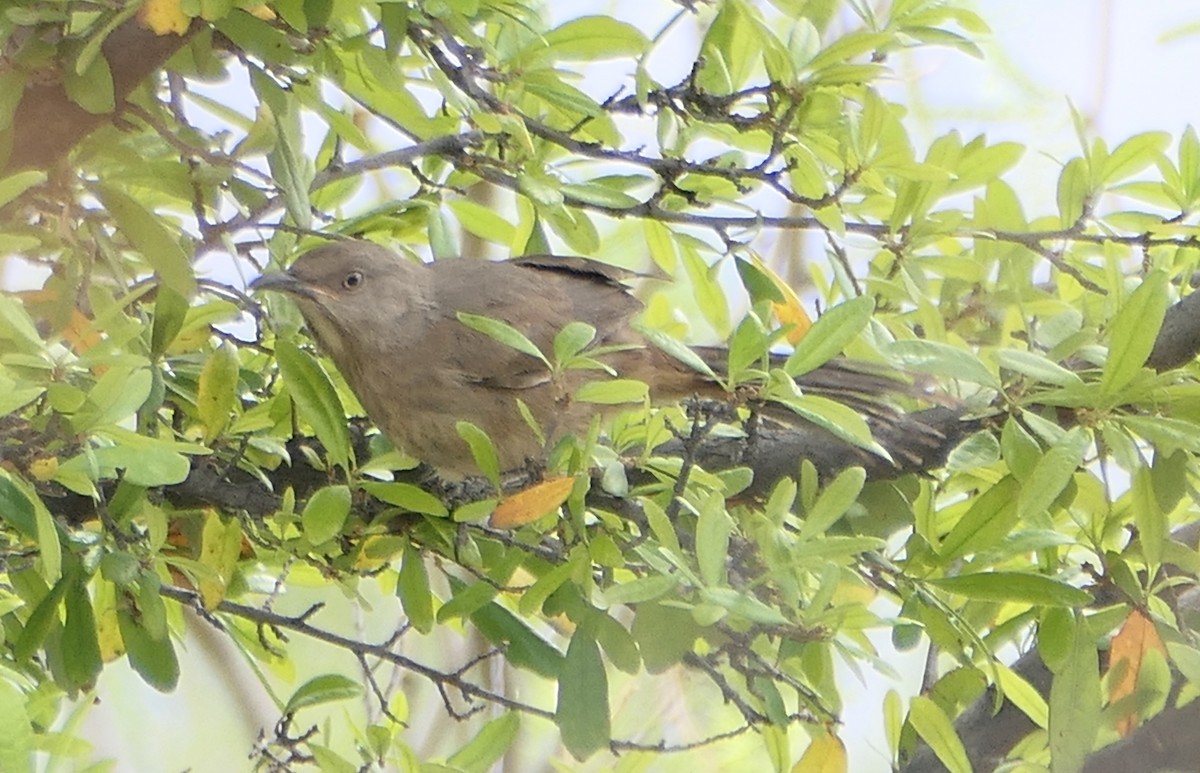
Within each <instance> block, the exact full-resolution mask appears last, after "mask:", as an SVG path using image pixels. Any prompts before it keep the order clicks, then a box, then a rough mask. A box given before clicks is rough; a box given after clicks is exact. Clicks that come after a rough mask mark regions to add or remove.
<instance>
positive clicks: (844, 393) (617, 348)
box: [250, 239, 936, 480]
mask: <svg viewBox="0 0 1200 773" xmlns="http://www.w3.org/2000/svg"><path fill="white" fill-rule="evenodd" d="M631 276H632V274H631V272H626V271H624V270H622V269H619V268H616V267H614V266H611V265H608V264H604V263H601V262H598V261H594V260H589V259H586V258H579V257H566V256H549V255H535V256H524V257H519V258H514V259H509V260H503V261H489V260H481V259H472V258H442V259H439V260H435V261H432V262H429V263H424V262H420V261H417V260H411V259H407V258H404V257H402V256H400V255H398V254H397V253H395V252H393V251H392V250H390V249H388V248H386V247H383V246H381V245H378V244H376V243H374V242H371V241H367V240H360V239H355V240H340V241H334V242H331V243H329V244H325V245H322V246H319V247H317V248H315V249H312V250H310V251H308V252H306V253H304V254H303V255H301V256H300V257H299V258H298V259H297V260H296V261H295V262H294V263H292V265H291V266H290V267H289V268H288V269H287V270H285V271H279V272H274V273H264V274H262V275H261V276H260V277H259V278H257V279H256V280H255V281H254V282H252V283H251V285H250V287H251V289H253V290H255V291H274V292H277V293H282V294H285V295H287V296H290V297H291V298H292V300H293V301H294V302H295V304H296V305H297V307H298V308H299V310H300V313H301V315H302V316H303V318H304V320H305V323H306V325H307V327H308V329H309V331H310V332H311V334H312V336H313V337H314V338H315V340H316V343H317V344H318V346H319V347H320V349H321V350H322V351H323V352H325V353H326V354H327V355H328V356H329V358H330V359H332V360H333V362H334V364H335V365H336V366H337V368H338V370H339V371H340V372H341V374H342V375H343V376H344V377H345V379H346V382H347V383H348V384H349V385H350V387H351V389H352V390H353V391H354V393H355V395H356V396H357V397H358V399H359V402H361V403H362V406H363V408H364V409H365V410H366V412H367V415H368V416H369V417H370V419H371V420H372V421H373V422H374V423H375V424H376V425H377V426H378V427H379V428H380V430H381V431H382V432H383V433H384V434H385V435H386V436H387V437H388V438H389V439H390V440H391V441H392V443H393V444H394V445H395V446H396V447H397V448H400V449H401V450H403V451H405V452H406V453H408V454H410V455H412V456H415V457H416V458H418V459H420V460H421V461H423V462H425V463H426V464H427V465H429V466H430V467H432V468H434V470H436V472H437V474H438V475H439V476H441V477H443V478H446V479H451V480H453V479H459V478H462V477H465V476H468V475H471V474H477V473H478V470H477V468H476V467H475V462H474V458H473V456H472V454H471V453H470V451H469V446H468V444H467V442H466V441H465V440H464V439H463V438H462V437H460V435H459V433H458V431H457V429H456V426H457V424H458V422H460V421H464V420H465V421H469V422H471V423H473V424H475V425H476V426H477V427H479V428H480V429H482V430H483V431H484V432H485V433H487V434H488V435H489V436H490V437H491V439H492V441H493V443H494V445H495V446H496V449H497V452H498V456H499V462H500V466H501V469H503V470H512V469H517V468H519V467H522V466H524V465H526V464H528V463H530V462H531V461H537V460H540V459H544V458H545V455H546V453H547V449H548V448H550V447H552V446H553V444H554V443H555V441H557V440H558V439H560V438H562V437H563V436H564V435H567V434H578V433H580V432H583V431H586V429H587V428H588V426H589V424H590V422H591V420H592V418H593V417H594V416H595V415H596V413H597V412H599V411H601V410H602V407H601V406H597V405H595V404H592V403H587V402H581V401H578V400H574V399H573V395H574V393H575V390H576V389H578V388H579V387H580V386H581V385H583V384H584V383H587V382H589V381H592V380H595V379H597V378H607V377H609V374H606V373H605V371H602V370H595V369H591V370H589V369H567V370H562V371H560V372H557V373H556V372H554V371H553V370H552V369H551V368H550V367H548V366H547V364H546V362H544V361H543V360H542V359H540V358H538V357H537V356H535V355H534V354H530V353H527V352H526V351H522V350H520V349H518V348H514V347H513V346H510V345H507V344H505V343H501V342H500V341H498V340H496V338H494V337H492V336H490V335H488V334H487V333H486V332H482V331H481V330H480V329H477V327H478V326H471V325H468V324H466V322H465V320H464V317H463V315H476V316H477V317H486V318H489V319H493V320H499V321H500V322H503V323H505V324H506V325H508V326H510V327H511V328H514V329H516V330H517V331H519V332H520V333H521V334H523V335H524V336H525V337H526V338H527V339H528V340H529V341H531V342H532V343H533V344H534V345H535V346H537V347H538V349H539V350H540V351H542V352H550V351H552V346H553V340H554V337H555V336H556V335H557V334H558V333H559V331H560V330H562V329H563V327H564V326H565V325H567V324H568V323H570V322H573V321H580V322H584V323H587V324H588V325H590V326H592V327H593V328H594V329H595V338H594V339H593V344H594V345H595V346H597V347H603V349H602V350H601V351H605V352H606V353H605V354H603V355H602V356H600V357H599V359H600V360H602V361H603V363H604V365H605V366H607V368H608V369H609V372H610V373H611V374H612V375H615V376H617V377H620V378H623V379H635V380H639V381H642V382H645V383H646V384H647V385H648V387H649V394H650V397H651V399H652V401H654V402H656V403H660V404H661V403H670V402H676V401H680V400H682V399H686V398H689V397H693V396H698V397H703V398H712V399H723V400H730V399H731V395H730V394H729V393H728V392H726V391H725V390H724V388H723V387H722V386H721V385H720V384H719V383H717V382H716V381H714V380H713V379H712V377H711V375H709V374H705V373H703V372H701V371H699V370H697V369H695V368H693V367H690V366H689V365H687V364H684V363H683V362H682V361H681V360H680V359H677V358H676V357H673V356H671V355H669V354H667V353H666V352H665V351H663V349H662V348H660V347H658V346H655V345H652V344H650V343H648V342H647V341H646V340H645V338H644V336H643V335H642V334H641V333H639V332H638V330H637V329H636V328H635V326H634V324H633V320H634V318H635V317H636V315H637V314H638V313H639V312H640V311H641V309H642V304H641V302H640V301H639V300H638V299H637V298H636V297H634V296H633V295H632V294H631V293H630V292H629V290H628V288H627V287H626V285H625V284H624V282H625V281H627V280H628V279H629V278H630V277H631ZM693 351H694V352H695V353H696V354H697V355H698V356H699V357H700V358H701V359H702V360H703V361H704V362H705V363H707V364H709V365H710V366H711V367H712V368H713V369H714V370H716V371H718V372H719V371H720V369H721V368H723V367H724V361H725V352H724V350H723V349H721V348H719V347H693ZM796 381H797V384H798V385H799V387H800V388H801V390H803V391H805V392H807V393H815V394H821V395H826V396H830V397H832V398H834V399H837V400H839V401H841V402H843V403H846V404H848V405H851V406H852V407H855V408H856V409H859V410H862V411H865V412H866V413H868V414H870V416H871V418H872V419H873V421H875V422H877V423H878V422H901V423H903V422H904V414H903V413H902V412H900V411H899V410H898V409H895V408H893V407H892V406H891V405H890V403H887V402H886V401H884V400H882V399H881V398H882V396H884V395H887V394H904V393H910V392H911V391H912V386H911V384H909V383H908V382H906V381H904V379H903V378H902V377H899V376H898V375H896V374H893V373H884V372H882V371H881V370H880V369H879V368H877V367H875V366H873V365H867V364H865V363H860V362H856V361H853V360H849V359H846V358H835V359H833V360H830V361H829V362H827V363H826V364H824V365H822V366H820V367H818V368H817V369H815V370H813V371H811V372H809V373H806V374H804V375H802V376H800V377H798V378H797V379H796ZM521 404H524V406H526V407H527V409H528V412H529V414H531V415H532V417H533V418H534V419H535V420H536V421H537V423H538V424H539V425H540V429H541V437H539V433H538V432H535V431H534V429H532V428H531V427H530V425H529V423H528V422H527V421H526V419H525V417H524V416H523V414H522V410H521V407H520V405H521ZM778 413H779V412H776V414H774V415H778ZM782 413H785V414H787V415H792V414H790V412H787V411H783V412H782ZM793 418H795V417H794V416H793ZM924 431H926V428H923V427H922V428H918V432H917V434H920V433H921V432H924ZM929 431H931V432H936V430H929ZM896 434H903V432H902V433H896ZM864 453H865V452H864Z"/></svg>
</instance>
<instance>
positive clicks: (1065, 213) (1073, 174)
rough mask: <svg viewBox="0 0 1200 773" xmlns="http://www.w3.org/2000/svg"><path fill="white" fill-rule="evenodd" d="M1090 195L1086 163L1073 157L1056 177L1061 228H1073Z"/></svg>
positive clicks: (1081, 214) (1080, 216) (1081, 215)
mask: <svg viewBox="0 0 1200 773" xmlns="http://www.w3.org/2000/svg"><path fill="white" fill-rule="evenodd" d="M1090 196H1091V189H1090V187H1089V186H1088V165H1087V162H1086V161H1084V160H1083V159H1082V158H1073V159H1071V160H1070V161H1068V162H1067V164H1066V166H1064V167H1063V170H1062V173H1061V174H1060V175H1059V177H1058V221H1059V225H1060V226H1061V227H1063V228H1074V227H1075V224H1076V223H1078V222H1079V220H1080V219H1081V218H1082V217H1083V211H1084V206H1085V204H1086V203H1087V201H1088V199H1089V197H1090Z"/></svg>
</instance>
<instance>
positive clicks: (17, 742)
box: [0, 679, 35, 773]
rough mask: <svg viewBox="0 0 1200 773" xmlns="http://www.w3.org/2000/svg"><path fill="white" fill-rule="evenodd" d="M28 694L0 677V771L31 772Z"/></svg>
mask: <svg viewBox="0 0 1200 773" xmlns="http://www.w3.org/2000/svg"><path fill="white" fill-rule="evenodd" d="M28 702H29V697H28V696H27V695H25V693H23V692H21V691H20V690H18V689H17V688H16V687H14V686H13V684H12V682H10V681H8V679H0V770H5V771H11V773H33V770H34V766H33V763H34V759H35V757H34V754H33V752H34V737H33V725H32V723H31V722H30V720H29V712H28V710H27V709H26V704H27V703H28Z"/></svg>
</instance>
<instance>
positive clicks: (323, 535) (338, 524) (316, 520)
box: [300, 486, 350, 545]
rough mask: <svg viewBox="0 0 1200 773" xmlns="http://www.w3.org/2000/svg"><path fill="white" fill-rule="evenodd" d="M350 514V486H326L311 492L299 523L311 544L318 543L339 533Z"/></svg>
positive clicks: (326, 540)
mask: <svg viewBox="0 0 1200 773" xmlns="http://www.w3.org/2000/svg"><path fill="white" fill-rule="evenodd" d="M349 515H350V488H349V487H348V486H326V487H325V488H323V489H320V490H318V491H317V493H315V494H313V495H312V496H311V497H310V498H309V500H308V502H307V503H306V504H305V505H304V512H303V513H301V514H300V523H301V524H302V525H303V527H304V537H305V539H307V540H308V541H309V543H310V544H312V545H320V544H322V543H324V542H328V541H329V540H331V539H333V538H334V537H336V536H337V535H338V534H340V533H341V531H342V527H343V526H345V524H346V518H347V517H348V516H349Z"/></svg>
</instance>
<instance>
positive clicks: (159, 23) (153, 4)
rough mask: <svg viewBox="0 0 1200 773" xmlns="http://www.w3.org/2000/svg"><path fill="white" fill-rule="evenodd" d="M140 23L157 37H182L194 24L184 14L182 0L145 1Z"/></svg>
mask: <svg viewBox="0 0 1200 773" xmlns="http://www.w3.org/2000/svg"><path fill="white" fill-rule="evenodd" d="M138 21H139V22H140V23H141V25H142V26H143V27H145V28H146V29H148V30H150V31H151V32H153V33H154V34H155V35H166V34H169V33H172V32H174V33H175V34H176V35H182V34H183V33H185V32H187V28H188V25H189V24H191V22H192V20H191V19H189V18H188V17H187V16H186V15H185V14H184V12H183V8H182V0H145V2H144V3H142V7H141V8H139V9H138Z"/></svg>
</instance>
